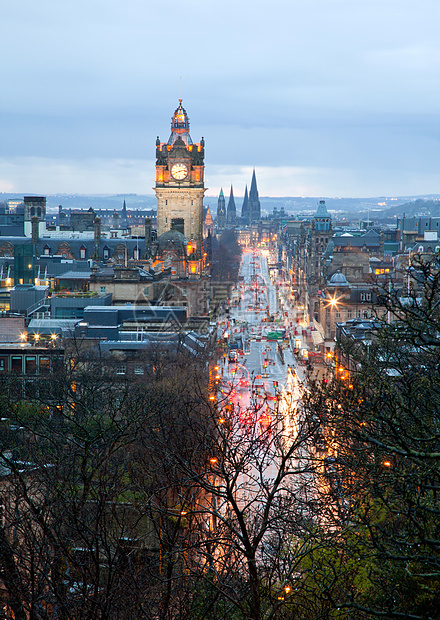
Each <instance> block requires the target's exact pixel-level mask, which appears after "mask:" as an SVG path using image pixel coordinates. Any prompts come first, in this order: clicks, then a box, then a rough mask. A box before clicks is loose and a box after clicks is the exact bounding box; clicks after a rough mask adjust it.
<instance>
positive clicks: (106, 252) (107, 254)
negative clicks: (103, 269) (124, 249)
mask: <svg viewBox="0 0 440 620" xmlns="http://www.w3.org/2000/svg"><path fill="white" fill-rule="evenodd" d="M102 257H103V259H104V260H108V259H109V258H110V249H109V248H104V250H103V252H102Z"/></svg>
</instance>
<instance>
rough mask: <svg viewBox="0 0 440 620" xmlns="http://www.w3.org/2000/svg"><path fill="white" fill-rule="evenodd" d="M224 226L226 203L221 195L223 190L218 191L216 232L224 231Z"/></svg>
mask: <svg viewBox="0 0 440 620" xmlns="http://www.w3.org/2000/svg"><path fill="white" fill-rule="evenodd" d="M225 226H226V201H225V197H224V195H223V188H222V189H221V190H220V195H219V197H218V203H217V230H224V228H225Z"/></svg>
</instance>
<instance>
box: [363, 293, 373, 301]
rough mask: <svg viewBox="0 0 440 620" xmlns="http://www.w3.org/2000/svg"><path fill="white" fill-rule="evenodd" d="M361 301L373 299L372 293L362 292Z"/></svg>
mask: <svg viewBox="0 0 440 620" xmlns="http://www.w3.org/2000/svg"><path fill="white" fill-rule="evenodd" d="M361 301H371V293H361Z"/></svg>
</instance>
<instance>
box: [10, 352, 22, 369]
mask: <svg viewBox="0 0 440 620" xmlns="http://www.w3.org/2000/svg"><path fill="white" fill-rule="evenodd" d="M11 370H12V372H19V373H21V372H22V371H23V358H22V356H21V355H13V356H12V357H11Z"/></svg>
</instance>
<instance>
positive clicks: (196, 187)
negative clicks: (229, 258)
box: [154, 99, 206, 252]
mask: <svg viewBox="0 0 440 620" xmlns="http://www.w3.org/2000/svg"><path fill="white" fill-rule="evenodd" d="M204 156H205V141H204V139H203V138H202V139H201V140H200V143H199V144H196V143H193V141H192V140H191V136H190V135H189V119H188V115H187V113H186V110H185V108H184V107H183V106H182V100H181V99H179V106H178V107H177V109H176V111H175V112H174V115H173V117H172V119H171V135H170V138H169V140H168V142H160V140H159V137H158V138H157V140H156V186H155V187H154V191H155V192H156V198H157V234H158V236H160V235H162V234H163V233H165V232H167V231H169V230H170V229H171V228H176V229H177V230H180V232H182V233H183V234H184V235H185V237H186V238H187V239H188V240H189V241H191V242H192V244H193V246H195V248H194V249H196V251H197V252H200V251H201V249H202V247H201V246H202V238H203V237H202V233H203V196H204V193H205V191H206V190H205V185H204V170H205V166H204Z"/></svg>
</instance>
